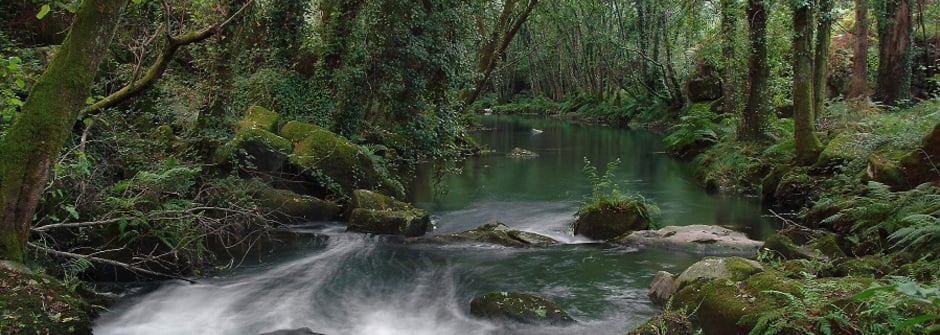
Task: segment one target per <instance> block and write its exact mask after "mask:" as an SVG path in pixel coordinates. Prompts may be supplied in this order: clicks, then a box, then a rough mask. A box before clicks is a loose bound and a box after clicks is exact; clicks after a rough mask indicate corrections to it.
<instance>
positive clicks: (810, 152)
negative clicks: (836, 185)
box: [793, 4, 822, 165]
mask: <svg viewBox="0 0 940 335" xmlns="http://www.w3.org/2000/svg"><path fill="white" fill-rule="evenodd" d="M797 6H798V7H794V8H793V33H794V34H793V123H794V134H793V137H794V146H795V147H796V161H797V163H798V164H802V165H809V164H812V163H814V162H815V160H816V158H817V157H818V156H819V152H820V151H821V150H822V145H821V144H820V143H819V139H818V138H816V127H815V123H814V122H813V120H814V119H815V117H814V113H815V111H814V110H813V109H814V107H815V104H814V101H813V53H812V50H811V48H812V43H813V8H812V4H800V5H797Z"/></svg>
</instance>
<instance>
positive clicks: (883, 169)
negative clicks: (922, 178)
mask: <svg viewBox="0 0 940 335" xmlns="http://www.w3.org/2000/svg"><path fill="white" fill-rule="evenodd" d="M867 162H868V168H867V169H866V170H865V178H863V180H862V181H863V182H867V181H871V180H873V181H877V182H879V183H882V184H885V185H888V186H890V187H891V189H893V190H906V189H910V188H911V186H910V185H909V184H908V182H907V179H906V178H905V177H904V172H903V171H902V170H901V167H900V166H898V162H897V161H894V160H892V159H890V158H887V157H885V156H883V155H882V154H879V153H873V154H871V155H868V158H867Z"/></svg>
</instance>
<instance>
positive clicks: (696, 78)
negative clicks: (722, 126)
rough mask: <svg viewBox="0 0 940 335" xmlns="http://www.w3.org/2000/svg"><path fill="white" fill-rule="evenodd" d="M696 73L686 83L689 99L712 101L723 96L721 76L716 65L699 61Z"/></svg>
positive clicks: (693, 100)
mask: <svg viewBox="0 0 940 335" xmlns="http://www.w3.org/2000/svg"><path fill="white" fill-rule="evenodd" d="M697 63H698V64H696V69H695V74H694V75H693V76H692V77H691V78H689V81H688V82H687V83H686V86H685V88H686V91H687V92H689V100H690V101H692V102H704V101H712V100H716V99H718V98H721V95H722V90H721V78H719V77H718V71H717V70H716V69H715V67H714V66H711V65H709V64H706V63H704V62H697Z"/></svg>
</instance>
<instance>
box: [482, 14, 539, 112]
mask: <svg viewBox="0 0 940 335" xmlns="http://www.w3.org/2000/svg"><path fill="white" fill-rule="evenodd" d="M536 4H538V0H507V1H505V2H504V3H503V9H502V11H501V12H500V14H499V18H498V19H497V20H496V24H495V25H493V31H492V32H490V37H489V39H487V40H486V42H484V45H483V50H482V51H481V52H480V56H479V58H478V59H477V72H478V73H479V74H480V78H479V79H478V80H477V82H476V85H474V89H473V90H472V91H470V92H468V94H466V95H465V96H466V98H465V99H464V106H470V105H471V104H473V102H474V101H476V100H477V98H479V97H480V94H481V93H482V91H483V89H484V88H485V87H486V85H487V83H489V81H490V78H491V77H492V76H493V70H495V69H496V65H497V64H499V60H500V59H501V58H502V57H503V54H505V52H506V48H508V47H509V44H510V42H512V39H513V38H514V37H515V36H516V34H517V33H519V29H520V28H522V24H523V23H525V21H526V20H527V19H528V18H529V14H531V13H532V10H533V9H535V5H536Z"/></svg>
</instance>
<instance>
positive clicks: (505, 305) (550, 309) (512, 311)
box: [470, 292, 575, 325]
mask: <svg viewBox="0 0 940 335" xmlns="http://www.w3.org/2000/svg"><path fill="white" fill-rule="evenodd" d="M470 315H473V316H475V317H479V318H485V319H491V320H497V321H513V322H521V323H530V324H549V325H566V324H572V323H574V322H575V321H574V319H572V318H571V316H570V315H568V313H566V312H565V311H564V310H562V309H561V307H559V306H558V305H556V304H555V303H553V302H551V301H549V300H548V299H545V298H543V297H540V296H537V295H532V294H527V293H518V292H490V293H486V294H483V295H480V296H477V297H475V298H473V300H472V301H470Z"/></svg>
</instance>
